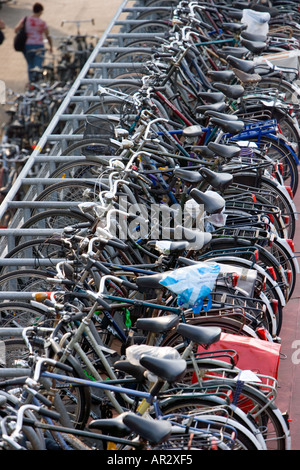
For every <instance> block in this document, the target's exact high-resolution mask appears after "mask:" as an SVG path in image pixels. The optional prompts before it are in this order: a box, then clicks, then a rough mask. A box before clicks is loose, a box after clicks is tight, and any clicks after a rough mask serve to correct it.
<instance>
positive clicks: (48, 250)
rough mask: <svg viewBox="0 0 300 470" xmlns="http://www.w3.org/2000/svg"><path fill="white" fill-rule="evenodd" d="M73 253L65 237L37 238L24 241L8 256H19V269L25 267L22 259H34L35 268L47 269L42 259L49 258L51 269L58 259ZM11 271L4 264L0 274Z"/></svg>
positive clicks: (65, 257)
mask: <svg viewBox="0 0 300 470" xmlns="http://www.w3.org/2000/svg"><path fill="white" fill-rule="evenodd" d="M71 253H72V248H71V246H70V244H68V242H65V241H64V240H63V239H62V240H59V239H57V240H56V239H55V238H53V239H51V238H45V239H37V240H27V241H26V242H24V243H20V244H18V245H17V246H16V247H15V248H13V249H12V250H10V251H9V252H8V253H7V255H6V256H5V257H4V258H5V259H6V258H17V259H19V261H20V263H19V264H18V269H23V267H24V266H23V265H22V260H23V259H32V260H33V261H34V269H44V270H45V269H47V268H46V267H45V265H44V264H42V263H41V262H40V261H41V260H48V261H49V266H50V269H51V268H52V269H53V268H54V267H55V264H56V262H55V260H56V259H68V257H69V256H70V255H71ZM8 271H9V266H3V267H2V269H1V271H0V274H1V275H2V274H5V273H7V272H8Z"/></svg>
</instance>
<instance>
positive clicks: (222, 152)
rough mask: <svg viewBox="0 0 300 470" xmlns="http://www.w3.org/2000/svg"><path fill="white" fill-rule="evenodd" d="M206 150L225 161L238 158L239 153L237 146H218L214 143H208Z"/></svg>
mask: <svg viewBox="0 0 300 470" xmlns="http://www.w3.org/2000/svg"><path fill="white" fill-rule="evenodd" d="M208 148H209V149H210V150H211V151H212V152H214V153H215V154H217V155H219V156H220V157H224V158H227V159H231V158H234V157H239V155H240V153H241V149H240V147H238V146H237V145H225V144H218V143H216V142H210V143H209V144H208Z"/></svg>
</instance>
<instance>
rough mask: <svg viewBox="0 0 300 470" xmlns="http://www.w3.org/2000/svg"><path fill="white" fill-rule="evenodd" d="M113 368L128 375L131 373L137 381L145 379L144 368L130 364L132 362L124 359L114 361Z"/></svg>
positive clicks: (141, 381)
mask: <svg viewBox="0 0 300 470" xmlns="http://www.w3.org/2000/svg"><path fill="white" fill-rule="evenodd" d="M114 368H115V369H116V370H119V371H121V372H125V373H126V374H128V375H132V377H134V378H135V380H136V381H137V382H139V383H143V382H144V381H145V376H144V372H145V370H146V369H145V368H144V367H142V366H140V365H137V364H132V362H130V361H128V360H126V359H124V360H121V361H116V362H114Z"/></svg>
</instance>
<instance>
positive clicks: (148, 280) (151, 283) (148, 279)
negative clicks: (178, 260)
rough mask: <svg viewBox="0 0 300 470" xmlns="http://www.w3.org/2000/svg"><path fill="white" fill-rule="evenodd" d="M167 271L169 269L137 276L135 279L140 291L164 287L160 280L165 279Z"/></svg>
mask: <svg viewBox="0 0 300 470" xmlns="http://www.w3.org/2000/svg"><path fill="white" fill-rule="evenodd" d="M167 272H168V271H166V272H164V273H157V274H150V275H149V276H141V277H137V278H136V281H135V282H136V285H137V286H138V288H139V290H140V292H144V291H145V289H146V290H148V289H164V286H163V285H162V284H160V283H159V282H160V281H161V280H162V279H163V277H164V276H165V275H166V274H167ZM170 272H171V271H170Z"/></svg>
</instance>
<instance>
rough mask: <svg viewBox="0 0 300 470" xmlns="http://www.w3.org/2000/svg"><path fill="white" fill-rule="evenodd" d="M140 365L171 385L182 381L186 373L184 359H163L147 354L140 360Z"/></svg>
mask: <svg viewBox="0 0 300 470" xmlns="http://www.w3.org/2000/svg"><path fill="white" fill-rule="evenodd" d="M140 364H141V366H143V367H145V369H147V370H149V371H150V372H152V373H153V374H154V375H157V377H159V378H160V379H163V380H166V381H167V382H169V383H172V382H177V381H178V380H180V379H181V378H182V377H183V376H184V374H185V371H186V362H185V360H184V359H161V358H157V357H152V356H147V355H146V354H145V355H143V356H142V357H141V358H140Z"/></svg>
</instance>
